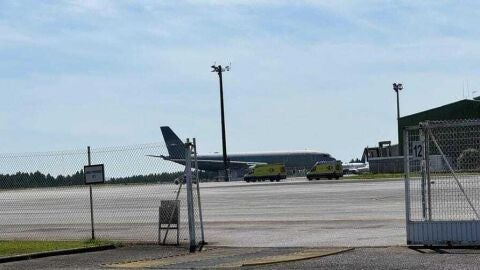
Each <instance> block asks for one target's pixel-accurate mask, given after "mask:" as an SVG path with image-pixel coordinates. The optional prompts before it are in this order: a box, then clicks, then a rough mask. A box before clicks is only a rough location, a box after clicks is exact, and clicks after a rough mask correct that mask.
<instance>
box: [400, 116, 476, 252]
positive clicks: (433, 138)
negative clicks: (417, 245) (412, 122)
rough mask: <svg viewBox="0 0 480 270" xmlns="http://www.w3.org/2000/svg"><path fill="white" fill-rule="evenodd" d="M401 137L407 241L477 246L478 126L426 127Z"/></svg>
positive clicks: (449, 124)
mask: <svg viewBox="0 0 480 270" xmlns="http://www.w3.org/2000/svg"><path fill="white" fill-rule="evenodd" d="M405 135H406V136H405V138H407V141H406V144H405V149H404V152H405V153H406V155H405V158H406V172H407V174H406V176H407V177H406V182H405V188H406V208H407V209H406V212H407V227H408V228H409V229H407V235H409V239H410V240H411V241H413V242H415V241H417V240H418V241H420V240H421V241H423V242H424V241H426V240H425V236H426V235H428V236H429V237H430V238H429V239H427V240H428V243H436V242H432V241H433V240H438V241H437V242H441V243H448V242H451V241H455V240H458V241H457V242H461V243H463V244H464V243H465V241H467V240H468V241H473V240H472V239H474V240H475V239H476V238H475V237H473V236H474V235H473V234H472V232H474V234H476V233H477V229H480V223H479V222H478V221H479V220H480V217H479V210H480V121H478V120H468V121H467V120H464V121H428V122H424V123H420V125H419V126H418V127H412V128H409V129H407V130H406V131H405ZM465 221H466V222H465ZM409 230H410V232H409ZM451 231H455V233H451ZM432 235H435V236H439V237H438V238H436V237H433V236H432ZM458 235H461V237H457V236H458ZM432 239H433V240H432ZM445 239H446V240H445ZM421 241H420V242H421ZM442 241H443V242H442ZM467 244H468V242H467Z"/></svg>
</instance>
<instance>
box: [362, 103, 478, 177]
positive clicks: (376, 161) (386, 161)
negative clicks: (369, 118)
mask: <svg viewBox="0 0 480 270" xmlns="http://www.w3.org/2000/svg"><path fill="white" fill-rule="evenodd" d="M461 119H480V97H476V98H474V99H473V100H472V99H463V100H459V101H457V102H453V103H450V104H446V105H443V106H440V107H437V108H433V109H429V110H426V111H422V112H418V113H415V114H411V115H407V116H404V117H400V119H399V120H398V142H399V143H398V145H390V142H389V141H387V142H386V143H387V144H385V142H380V143H379V146H378V147H367V148H365V149H364V153H363V157H362V158H363V159H364V160H367V161H368V162H369V165H370V172H372V173H399V172H403V130H404V128H405V127H409V126H416V125H418V124H419V123H420V122H423V121H428V120H431V121H434V120H461Z"/></svg>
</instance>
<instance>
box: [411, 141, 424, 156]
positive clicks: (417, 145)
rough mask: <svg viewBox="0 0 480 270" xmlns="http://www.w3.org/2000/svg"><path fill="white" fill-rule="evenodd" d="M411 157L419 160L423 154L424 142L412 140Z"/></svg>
mask: <svg viewBox="0 0 480 270" xmlns="http://www.w3.org/2000/svg"><path fill="white" fill-rule="evenodd" d="M412 153H413V154H412V159H413V160H421V159H423V157H424V155H425V144H424V142H422V141H413V142H412Z"/></svg>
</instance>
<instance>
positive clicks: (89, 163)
mask: <svg viewBox="0 0 480 270" xmlns="http://www.w3.org/2000/svg"><path fill="white" fill-rule="evenodd" d="M87 154H88V166H90V165H92V156H91V152H90V146H87ZM83 173H85V172H83ZM88 186H89V188H90V221H91V224H92V240H95V225H94V222H93V193H92V184H90V185H88Z"/></svg>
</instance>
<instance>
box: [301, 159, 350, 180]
mask: <svg viewBox="0 0 480 270" xmlns="http://www.w3.org/2000/svg"><path fill="white" fill-rule="evenodd" d="M342 176H343V167H342V162H341V161H340V160H332V161H321V162H317V163H315V165H314V166H313V167H312V169H311V170H310V171H309V172H308V173H307V179H308V180H312V179H317V180H320V178H327V179H332V178H335V179H339V178H340V177H342Z"/></svg>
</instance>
